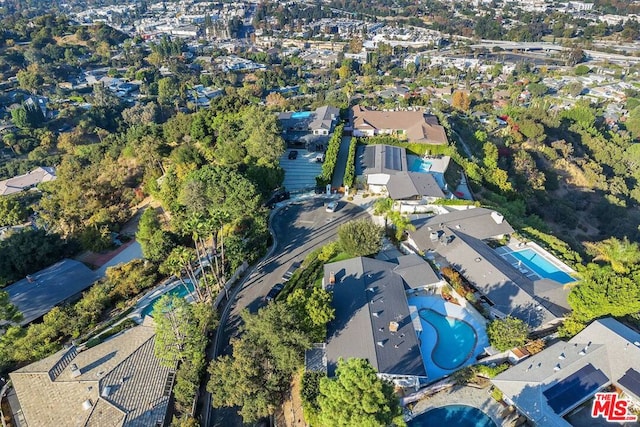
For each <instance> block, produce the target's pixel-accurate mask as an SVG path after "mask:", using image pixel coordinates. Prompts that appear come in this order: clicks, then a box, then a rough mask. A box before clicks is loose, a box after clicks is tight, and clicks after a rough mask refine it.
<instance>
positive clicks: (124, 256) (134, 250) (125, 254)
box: [96, 241, 142, 277]
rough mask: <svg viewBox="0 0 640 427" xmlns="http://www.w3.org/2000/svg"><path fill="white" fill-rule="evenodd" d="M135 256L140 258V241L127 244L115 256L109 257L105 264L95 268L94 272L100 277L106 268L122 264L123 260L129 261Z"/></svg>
mask: <svg viewBox="0 0 640 427" xmlns="http://www.w3.org/2000/svg"><path fill="white" fill-rule="evenodd" d="M136 258H142V248H141V247H140V243H138V242H137V241H134V242H133V243H131V244H130V245H129V246H127V247H126V248H125V249H124V250H123V251H122V252H120V253H119V254H118V255H116V256H115V257H113V258H111V259H110V260H109V261H108V262H107V263H106V264H104V265H103V266H102V267H100V268H99V269H97V270H96V274H97V275H99V276H100V277H103V276H104V274H105V273H106V271H107V268H109V267H113V266H114V265H118V264H122V263H125V262H129V261H131V260H133V259H136Z"/></svg>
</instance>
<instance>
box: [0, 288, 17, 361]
mask: <svg viewBox="0 0 640 427" xmlns="http://www.w3.org/2000/svg"><path fill="white" fill-rule="evenodd" d="M0 320H4V321H7V322H19V321H20V320H22V313H20V311H19V310H18V308H17V307H16V306H15V305H13V304H12V303H11V301H10V300H9V294H8V293H6V292H4V291H0ZM2 329H3V327H2V326H0V331H2ZM0 365H1V364H0Z"/></svg>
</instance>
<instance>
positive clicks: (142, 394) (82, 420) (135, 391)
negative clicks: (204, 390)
mask: <svg viewBox="0 0 640 427" xmlns="http://www.w3.org/2000/svg"><path fill="white" fill-rule="evenodd" d="M154 339H155V328H154V327H153V326H152V325H151V324H149V323H145V324H143V325H141V326H136V327H134V328H131V329H128V330H126V331H125V332H122V333H120V334H119V335H116V336H114V337H112V338H110V339H108V340H107V341H105V342H103V343H101V344H99V345H97V346H95V347H92V348H89V349H86V350H83V351H79V350H78V349H77V348H76V347H74V346H72V347H70V348H67V349H64V350H61V351H59V352H58V353H56V354H54V355H52V356H49V357H47V358H45V359H42V360H40V361H38V362H35V363H32V364H31V365H27V366H25V367H23V368H20V369H18V370H16V371H14V372H12V373H11V374H10V375H9V376H10V377H11V382H12V383H13V391H12V392H11V393H10V395H9V403H10V406H11V410H12V413H13V418H14V419H15V420H16V424H17V426H18V427H26V426H29V427H31V426H56V427H66V426H68V427H78V426H85V427H89V426H100V427H111V426H113V427H161V426H164V425H165V418H166V416H167V408H168V406H169V399H170V395H171V390H172V388H173V382H174V378H175V370H174V369H172V368H167V367H165V366H162V365H161V364H160V362H159V361H158V359H157V358H156V357H155V355H154Z"/></svg>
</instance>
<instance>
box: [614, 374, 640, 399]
mask: <svg viewBox="0 0 640 427" xmlns="http://www.w3.org/2000/svg"><path fill="white" fill-rule="evenodd" d="M618 384H620V385H621V386H622V387H624V388H626V389H627V390H629V391H630V392H631V393H633V394H635V395H636V396H640V372H638V371H636V370H635V369H633V368H629V369H627V372H625V373H624V375H623V376H622V377H621V378H620V379H619V380H618Z"/></svg>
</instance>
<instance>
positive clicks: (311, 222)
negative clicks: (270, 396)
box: [202, 196, 368, 427]
mask: <svg viewBox="0 0 640 427" xmlns="http://www.w3.org/2000/svg"><path fill="white" fill-rule="evenodd" d="M331 200H333V199H330V198H328V197H323V196H317V197H314V198H310V199H306V200H301V201H294V202H291V203H290V204H288V205H286V206H284V207H282V208H281V209H279V210H278V211H277V212H276V213H275V214H274V216H273V220H272V222H271V227H272V230H273V233H274V238H275V240H276V246H275V248H274V250H273V251H272V253H271V256H269V257H268V258H267V259H265V260H264V261H263V262H261V263H260V264H258V266H257V267H256V268H254V269H253V270H251V269H250V273H249V275H248V276H247V277H246V279H245V280H244V281H243V282H242V283H241V285H240V286H241V287H240V288H239V291H238V292H237V293H236V294H234V296H233V297H232V301H231V303H230V304H228V306H227V307H228V308H227V310H224V312H223V315H222V318H221V326H220V328H222V329H220V330H219V334H220V335H219V337H218V340H217V342H218V345H217V354H216V356H217V355H221V354H231V350H232V348H231V345H230V344H229V343H230V340H231V338H232V337H235V336H237V335H238V330H239V327H240V326H241V322H242V319H241V318H240V313H241V312H242V310H244V309H245V308H247V309H249V311H251V312H256V311H257V310H258V309H259V308H260V307H262V306H263V305H264V297H265V295H266V294H267V293H268V292H269V290H270V289H271V287H272V286H273V285H275V284H276V283H279V282H282V275H283V274H284V273H285V271H287V269H288V268H289V266H290V265H291V264H292V263H293V262H302V260H304V257H305V256H306V255H307V254H308V253H309V252H311V251H312V250H314V249H316V248H319V247H321V246H323V245H325V244H327V243H329V242H331V241H333V240H335V239H337V229H338V227H339V226H340V225H341V224H344V223H345V222H348V221H350V220H353V219H357V218H360V217H366V216H368V214H367V213H366V211H365V210H364V209H362V208H361V207H360V206H357V205H354V204H351V203H347V202H344V201H342V200H341V201H340V202H339V206H338V209H337V211H336V212H333V213H332V212H326V211H325V204H326V203H327V202H329V201H331ZM203 400H204V402H210V395H209V394H208V393H207V395H206V396H204V399H203ZM204 412H205V413H207V412H209V413H208V414H206V415H204V416H203V418H204V419H202V421H204V423H203V424H202V425H206V426H207V427H212V426H216V427H218V426H220V427H222V426H224V427H233V426H242V421H241V418H240V417H239V416H238V415H237V413H236V412H237V408H222V409H213V410H211V411H206V410H205V411H204ZM207 418H208V423H207V422H206V419H207Z"/></svg>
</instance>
